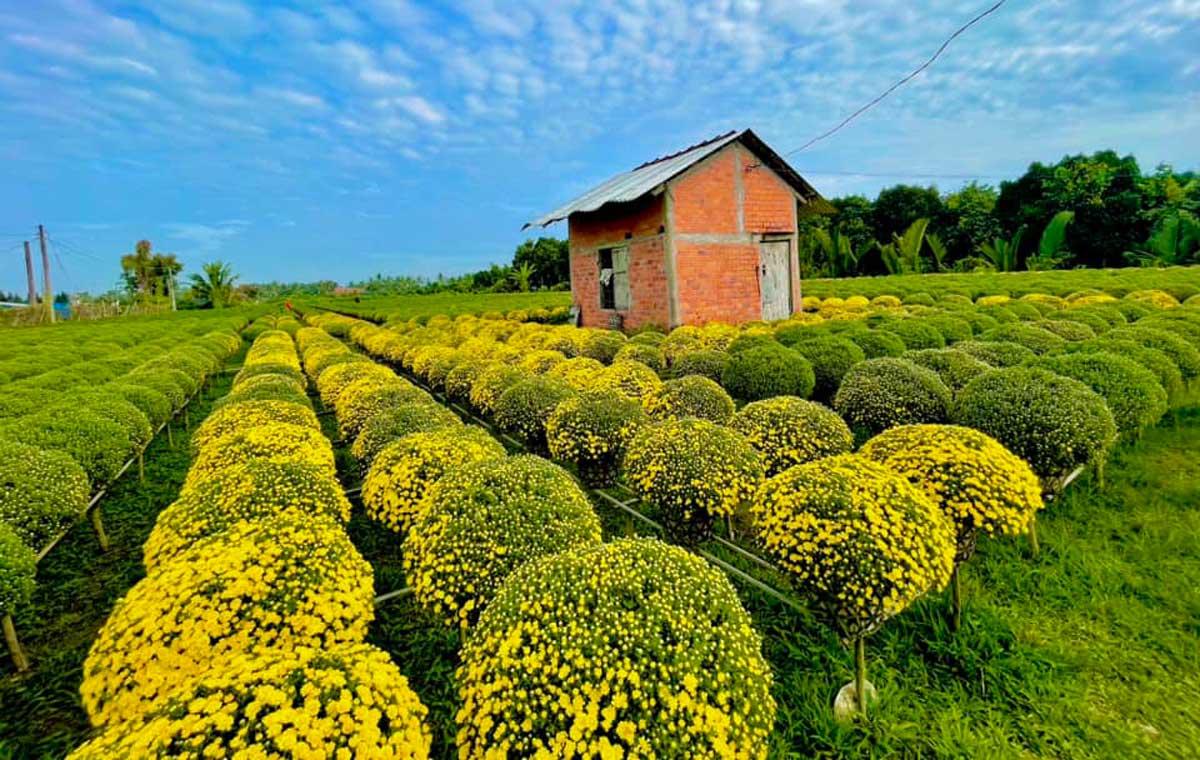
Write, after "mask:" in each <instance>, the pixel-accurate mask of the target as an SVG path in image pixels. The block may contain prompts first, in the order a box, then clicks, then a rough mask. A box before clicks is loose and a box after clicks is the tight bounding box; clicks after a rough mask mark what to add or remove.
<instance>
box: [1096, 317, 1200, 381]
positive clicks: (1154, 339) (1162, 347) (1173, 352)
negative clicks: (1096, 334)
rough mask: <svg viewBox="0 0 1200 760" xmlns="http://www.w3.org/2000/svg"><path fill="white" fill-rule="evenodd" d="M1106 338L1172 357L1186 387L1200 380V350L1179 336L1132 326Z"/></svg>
mask: <svg viewBox="0 0 1200 760" xmlns="http://www.w3.org/2000/svg"><path fill="white" fill-rule="evenodd" d="M1105 337H1106V338H1113V339H1115V340H1132V341H1133V342H1134V343H1137V344H1139V345H1142V346H1145V347H1146V348H1153V349H1157V350H1159V351H1162V352H1163V353H1164V354H1166V355H1167V356H1169V357H1171V361H1173V362H1175V366H1177V367H1179V372H1180V373H1181V374H1182V375H1183V382H1184V384H1185V385H1190V384H1191V383H1193V382H1195V381H1196V379H1197V378H1200V349H1197V348H1196V347H1195V346H1193V345H1191V344H1190V343H1189V342H1188V341H1187V340H1186V339H1184V338H1181V337H1179V336H1178V335H1175V334H1173V333H1170V332H1167V331H1166V330H1161V329H1157V328H1156V327H1142V326H1140V325H1130V326H1129V327H1118V328H1116V329H1114V330H1110V331H1109V332H1108V333H1106V334H1105Z"/></svg>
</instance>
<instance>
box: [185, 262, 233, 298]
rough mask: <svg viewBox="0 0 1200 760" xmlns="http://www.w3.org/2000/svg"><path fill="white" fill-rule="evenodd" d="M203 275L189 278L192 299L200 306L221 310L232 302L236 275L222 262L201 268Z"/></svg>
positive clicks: (210, 263) (208, 264)
mask: <svg viewBox="0 0 1200 760" xmlns="http://www.w3.org/2000/svg"><path fill="white" fill-rule="evenodd" d="M200 269H201V270H203V271H204V275H203V276H201V275H198V274H194V275H192V276H191V283H192V298H194V299H195V300H196V301H197V302H198V303H200V305H201V306H206V307H208V308H212V309H223V308H225V307H226V306H228V305H229V303H230V302H231V301H232V300H233V284H234V283H235V282H237V275H235V274H234V273H233V269H231V268H230V266H229V265H228V264H226V263H225V262H224V261H211V262H209V263H207V264H205V265H203V266H202V267H200Z"/></svg>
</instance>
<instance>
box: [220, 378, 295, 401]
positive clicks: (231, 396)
mask: <svg viewBox="0 0 1200 760" xmlns="http://www.w3.org/2000/svg"><path fill="white" fill-rule="evenodd" d="M242 401H290V402H292V403H293V404H300V405H302V406H311V405H312V402H311V401H309V400H308V394H307V393H305V392H304V389H303V388H301V387H300V386H299V385H296V381H295V380H293V379H292V378H290V377H287V376H286V375H256V376H255V377H252V378H250V379H249V380H243V381H242V382H240V383H235V384H234V386H233V388H231V389H230V391H229V393H227V394H226V395H225V397H224V398H222V399H220V400H219V401H217V402H216V403H215V404H213V408H217V409H219V408H220V407H222V406H228V405H229V404H238V403H241V402H242Z"/></svg>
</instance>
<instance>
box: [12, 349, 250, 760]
mask: <svg viewBox="0 0 1200 760" xmlns="http://www.w3.org/2000/svg"><path fill="white" fill-rule="evenodd" d="M238 361H239V359H238V358H235V359H234V360H231V362H232V363H234V364H236V363H238ZM232 382H233V375H232V374H228V373H227V374H222V375H218V376H216V377H215V378H213V380H212V381H211V383H210V387H209V390H208V391H207V392H206V393H205V395H204V397H203V398H202V399H196V400H195V401H193V402H192V404H191V406H190V407H189V410H188V415H189V418H190V420H191V421H192V429H193V430H194V429H195V424H196V423H197V422H199V421H200V420H203V419H204V417H205V416H206V415H207V414H208V410H209V408H210V407H211V405H212V401H213V400H215V399H216V398H218V397H220V396H221V395H222V394H224V393H225V392H226V391H227V390H228V388H229V385H230V384H231V383H232ZM172 426H173V429H174V431H173V438H174V443H175V445H174V447H173V448H172V447H171V446H169V445H168V444H167V436H166V432H165V431H164V432H163V434H161V435H159V436H158V437H157V438H155V439H154V441H153V442H152V443H151V444H150V447H149V448H148V449H147V450H146V456H145V465H146V482H145V483H144V484H143V483H140V482H138V477H137V471H136V469H135V468H131V469H130V471H129V472H127V473H125V475H124V476H123V477H122V478H121V479H120V480H119V481H117V483H116V484H115V485H114V486H113V488H112V489H111V490H110V491H109V493H108V494H107V495H106V496H105V497H104V499H103V500H102V501H101V502H100V505H101V511H102V514H103V516H104V527H105V530H106V532H107V533H108V538H109V542H110V548H109V551H108V552H105V553H101V551H100V548H99V546H98V544H97V543H96V536H95V534H94V533H93V532H92V530H91V525H90V524H89V523H88V522H87V521H86V520H82V521H80V522H79V523H78V524H77V525H76V526H75V527H74V528H72V529H71V532H70V533H68V534H67V536H66V537H65V538H63V540H62V541H61V542H60V543H59V544H58V546H56V547H55V548H54V550H53V551H51V552H50V554H48V555H47V556H46V558H45V559H44V560H42V562H41V564H40V565H38V577H37V589H36V591H35V593H34V597H33V602H32V604H31V605H29V606H28V607H27V608H25V609H23V610H21V611H20V612H19V613H18V614H17V615H15V616H14V622H15V624H16V627H17V632H18V635H20V637H21V643H22V644H23V645H24V646H25V649H26V651H27V652H28V654H29V657H30V659H31V660H32V668H31V670H30V671H29V672H28V673H25V674H17V673H16V672H15V671H14V669H13V667H12V662H11V660H10V659H9V658H8V657H7V656H4V657H0V758H3V759H4V760H8V758H13V759H14V760H16V759H18V758H19V759H20V760H26V759H27V758H61V757H63V756H64V755H65V754H66V753H67V752H69V751H70V750H72V749H73V748H74V747H76V746H77V745H79V744H80V743H82V742H83V741H84V739H85V738H87V735H88V732H89V729H90V726H89V724H88V719H87V715H86V713H84V710H83V706H82V704H81V703H80V699H79V684H80V681H81V680H82V676H83V661H84V659H85V658H86V657H87V653H88V649H89V648H90V647H91V645H92V641H93V640H94V639H95V638H96V632H97V631H98V630H99V628H100V626H101V625H103V623H104V621H105V619H106V618H107V617H108V614H109V612H111V610H112V608H113V605H114V604H115V603H116V601H117V600H118V599H119V598H120V597H121V596H122V595H123V594H124V593H125V592H126V591H128V590H129V588H130V587H131V586H133V584H135V583H137V582H138V581H139V580H141V578H142V577H143V576H144V575H145V569H144V568H143V567H142V544H143V543H144V542H145V540H146V537H147V536H149V535H150V529H151V528H152V527H154V521H155V519H156V518H157V516H158V513H159V512H160V511H162V509H163V508H165V507H166V506H167V505H168V504H170V503H171V502H172V501H174V500H175V497H176V495H177V494H178V493H179V487H180V485H182V483H183V479H184V476H185V475H186V474H187V470H188V467H189V466H190V465H191V456H190V455H189V453H188V437H189V434H188V431H184V430H182V429H179V427H180V426H179V424H178V422H176V423H172Z"/></svg>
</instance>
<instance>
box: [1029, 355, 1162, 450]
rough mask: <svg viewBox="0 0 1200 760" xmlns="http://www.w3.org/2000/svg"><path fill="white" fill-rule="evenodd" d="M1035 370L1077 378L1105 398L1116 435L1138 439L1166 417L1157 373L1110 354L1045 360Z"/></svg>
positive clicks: (1048, 357) (1067, 356)
mask: <svg viewBox="0 0 1200 760" xmlns="http://www.w3.org/2000/svg"><path fill="white" fill-rule="evenodd" d="M1033 366H1035V367H1039V368H1041V369H1048V370H1050V371H1051V372H1053V373H1055V374H1057V375H1062V376H1064V377H1070V378H1074V379H1075V380H1078V381H1080V382H1082V383H1083V384H1084V385H1087V386H1088V387H1089V388H1091V389H1092V390H1094V391H1095V392H1096V393H1099V394H1100V395H1101V396H1102V397H1104V402H1105V403H1106V404H1108V409H1109V411H1111V412H1112V415H1113V422H1115V423H1116V425H1117V431H1118V432H1120V433H1121V434H1123V435H1127V436H1136V435H1138V434H1139V433H1141V431H1143V430H1145V429H1146V428H1150V427H1153V426H1154V425H1155V424H1156V423H1157V422H1158V421H1159V420H1160V419H1162V417H1163V415H1164V414H1166V413H1167V392H1166V391H1165V390H1163V387H1162V385H1160V384H1159V382H1158V378H1157V377H1155V375H1154V373H1153V372H1151V371H1150V370H1148V369H1146V368H1145V367H1143V366H1142V365H1140V364H1138V363H1137V362H1136V361H1134V360H1133V359H1129V358H1126V357H1125V356H1121V355H1119V354H1114V353H1111V352H1107V351H1087V352H1078V353H1073V354H1063V355H1060V356H1046V357H1043V358H1041V359H1040V360H1038V361H1037V362H1036V363H1035V364H1034V365H1033Z"/></svg>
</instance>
